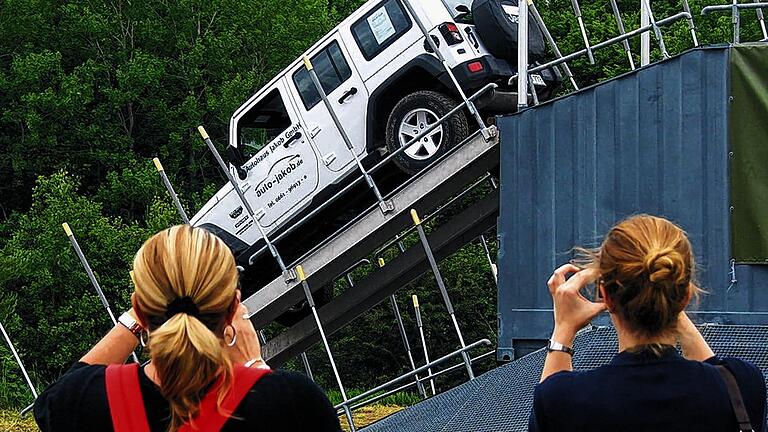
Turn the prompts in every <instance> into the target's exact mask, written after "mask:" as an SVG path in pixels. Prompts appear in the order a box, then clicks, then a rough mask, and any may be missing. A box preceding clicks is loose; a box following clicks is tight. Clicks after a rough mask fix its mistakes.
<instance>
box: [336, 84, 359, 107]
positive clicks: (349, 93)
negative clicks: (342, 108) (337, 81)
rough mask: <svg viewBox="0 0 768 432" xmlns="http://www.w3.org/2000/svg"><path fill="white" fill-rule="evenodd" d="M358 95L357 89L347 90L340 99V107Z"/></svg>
mask: <svg viewBox="0 0 768 432" xmlns="http://www.w3.org/2000/svg"><path fill="white" fill-rule="evenodd" d="M356 94H357V87H352V88H351V89H349V90H347V91H346V92H345V93H344V94H343V95H341V97H340V98H339V105H341V104H343V103H344V102H346V101H347V99H349V98H351V97H352V96H354V95H356Z"/></svg>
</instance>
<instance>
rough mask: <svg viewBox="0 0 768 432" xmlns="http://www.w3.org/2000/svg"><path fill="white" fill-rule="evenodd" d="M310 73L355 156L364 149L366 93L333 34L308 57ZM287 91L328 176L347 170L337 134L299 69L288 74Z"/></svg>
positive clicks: (347, 159)
mask: <svg viewBox="0 0 768 432" xmlns="http://www.w3.org/2000/svg"><path fill="white" fill-rule="evenodd" d="M310 59H311V61H312V65H313V66H314V70H315V72H316V73H317V77H318V79H319V81H320V84H321V85H322V87H323V90H324V91H325V93H326V94H327V95H328V100H329V101H330V104H331V107H332V108H333V110H334V112H335V113H336V116H337V117H338V118H339V120H340V122H341V125H342V127H343V128H344V131H345V132H346V133H347V136H349V138H350V140H351V141H352V145H353V148H354V151H355V154H357V155H362V154H363V153H364V151H365V147H366V142H365V139H366V135H365V116H366V109H367V100H368V92H367V90H366V88H365V85H364V83H363V80H362V79H361V78H360V74H359V73H358V72H357V69H356V68H355V67H354V65H353V64H352V63H351V62H350V61H349V55H348V52H347V50H346V47H345V46H344V44H343V41H342V40H341V39H340V38H339V36H338V33H333V34H332V35H331V36H330V37H329V38H328V39H326V41H325V43H323V44H321V45H320V47H319V48H318V49H316V50H315V51H314V52H313V53H312V55H311V56H310ZM289 86H290V90H291V92H292V93H293V94H294V95H295V97H296V100H297V101H298V103H297V106H298V111H299V114H300V115H301V116H302V118H303V119H304V122H305V124H306V125H307V129H308V130H309V134H310V137H311V138H312V140H313V141H314V142H315V144H316V145H317V147H318V149H319V150H320V154H321V158H320V159H321V161H322V163H323V164H324V165H325V166H326V168H327V169H328V170H330V171H332V172H339V171H343V170H345V169H351V167H352V164H353V162H354V158H353V156H352V153H351V152H350V151H349V149H348V148H347V146H346V144H345V143H344V139H343V138H342V135H341V132H340V131H339V129H338V128H337V127H336V125H335V124H334V121H333V118H332V117H331V114H330V112H329V111H328V108H327V107H326V106H325V104H324V103H323V101H322V99H321V97H320V94H319V93H318V92H317V90H316V88H315V85H314V83H313V82H312V80H311V78H310V75H309V72H308V71H307V70H306V68H305V67H304V66H303V65H302V66H300V67H298V68H296V69H295V70H294V71H293V72H292V74H291V83H290V85H289Z"/></svg>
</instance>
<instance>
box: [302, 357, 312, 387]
mask: <svg viewBox="0 0 768 432" xmlns="http://www.w3.org/2000/svg"><path fill="white" fill-rule="evenodd" d="M301 363H302V364H303V365H304V371H305V372H306V373H307V376H308V377H309V379H311V380H312V381H314V380H315V375H314V374H312V368H311V367H310V366H309V357H307V353H306V352H303V353H301Z"/></svg>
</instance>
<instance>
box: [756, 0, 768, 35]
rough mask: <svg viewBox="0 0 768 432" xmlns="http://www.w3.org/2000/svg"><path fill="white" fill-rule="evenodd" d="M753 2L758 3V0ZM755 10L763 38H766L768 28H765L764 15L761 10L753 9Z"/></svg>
mask: <svg viewBox="0 0 768 432" xmlns="http://www.w3.org/2000/svg"><path fill="white" fill-rule="evenodd" d="M755 3H760V0H755ZM755 12H757V20H758V21H760V30H762V32H763V40H766V39H768V30H766V28H765V16H764V15H763V10H762V9H760V8H758V9H755Z"/></svg>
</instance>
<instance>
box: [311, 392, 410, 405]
mask: <svg viewBox="0 0 768 432" xmlns="http://www.w3.org/2000/svg"><path fill="white" fill-rule="evenodd" d="M363 391H364V390H359V389H349V390H347V397H348V398H350V399H351V398H353V397H355V396H358V395H360V394H361V393H363ZM381 393H383V392H379V393H374V394H373V395H371V397H374V396H376V395H379V394H381ZM326 394H327V395H328V399H330V400H331V405H334V406H335V405H338V404H340V403H341V392H339V391H338V390H330V391H328V392H326ZM421 401H422V398H421V397H420V396H419V395H418V394H416V393H411V392H406V391H402V392H397V393H395V394H391V395H389V396H387V397H385V398H382V399H379V400H378V401H376V405H384V406H398V407H409V406H411V405H416V404H417V403H419V402H421Z"/></svg>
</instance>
